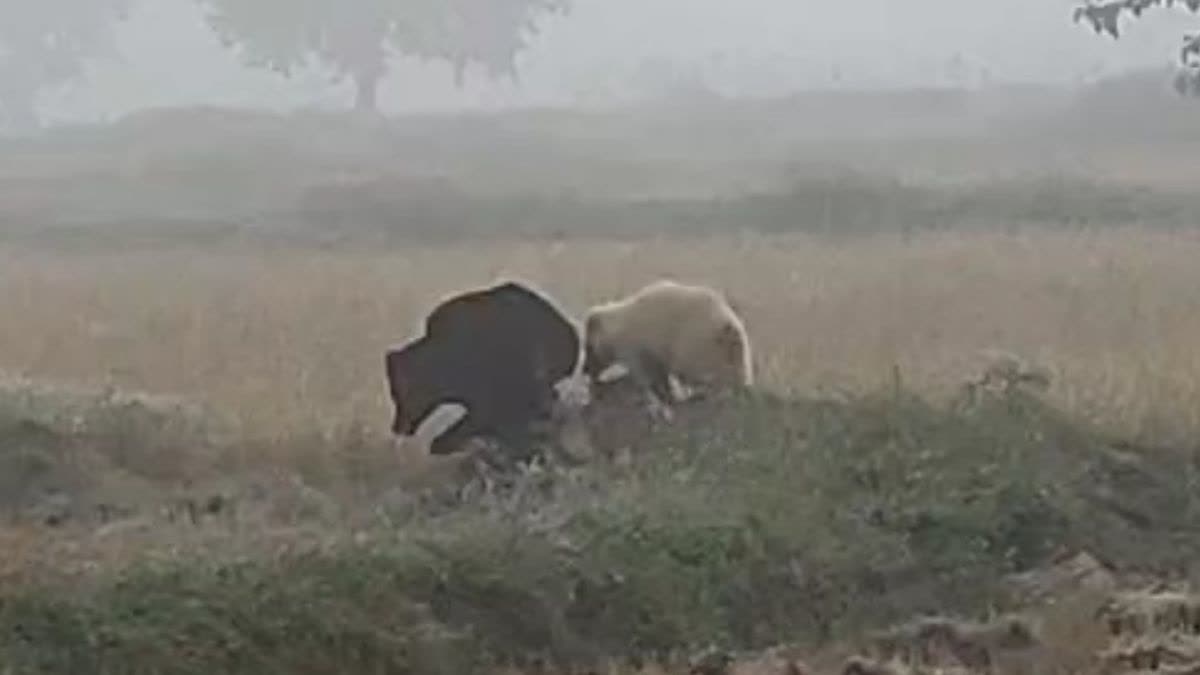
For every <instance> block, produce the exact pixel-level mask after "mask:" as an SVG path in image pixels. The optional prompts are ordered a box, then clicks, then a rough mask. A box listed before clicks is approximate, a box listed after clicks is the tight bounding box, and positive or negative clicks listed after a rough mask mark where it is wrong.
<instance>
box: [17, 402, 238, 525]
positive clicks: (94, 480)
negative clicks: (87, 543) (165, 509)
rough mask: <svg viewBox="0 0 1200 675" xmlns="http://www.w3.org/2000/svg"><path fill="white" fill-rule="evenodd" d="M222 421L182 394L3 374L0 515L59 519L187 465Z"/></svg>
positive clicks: (112, 502)
mask: <svg viewBox="0 0 1200 675" xmlns="http://www.w3.org/2000/svg"><path fill="white" fill-rule="evenodd" d="M220 435H221V431H220V425H219V424H217V423H216V421H215V420H214V419H213V418H212V417H211V416H210V415H208V414H207V413H206V412H205V411H203V410H199V409H196V408H195V407H194V406H192V405H190V404H189V403H187V402H186V401H179V400H174V399H170V398H166V397H152V396H145V395H137V394H130V393H127V392H121V391H116V390H87V389H72V388H69V387H60V386H50V385H47V384H44V383H38V382H31V381H27V380H20V379H5V380H0V516H6V517H14V516H15V517H20V516H28V515H30V512H43V511H44V512H45V513H44V514H42V515H44V516H45V517H46V518H48V519H51V520H61V519H63V518H65V517H67V516H70V515H79V511H80V510H81V509H86V508H88V507H95V508H104V509H109V508H112V509H116V510H120V509H121V508H122V506H123V504H121V502H122V501H131V500H136V498H137V494H135V493H138V492H150V491H153V490H155V489H156V487H155V486H160V487H161V486H162V485H164V484H169V483H171V482H173V481H179V480H182V479H183V478H184V477H186V476H189V475H194V474H195V472H196V468H197V466H199V465H200V464H201V463H207V462H211V461H212V459H213V457H212V455H211V452H210V451H211V450H212V449H213V448H214V447H215V444H216V443H218V442H219V440H220Z"/></svg>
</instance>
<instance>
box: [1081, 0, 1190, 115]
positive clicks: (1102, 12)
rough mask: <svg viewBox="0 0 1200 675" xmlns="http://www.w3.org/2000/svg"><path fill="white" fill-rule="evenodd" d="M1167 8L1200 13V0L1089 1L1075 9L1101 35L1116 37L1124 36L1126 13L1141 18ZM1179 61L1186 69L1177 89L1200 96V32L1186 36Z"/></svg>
mask: <svg viewBox="0 0 1200 675" xmlns="http://www.w3.org/2000/svg"><path fill="white" fill-rule="evenodd" d="M1164 8H1166V9H1170V8H1183V9H1186V10H1188V11H1190V12H1193V13H1195V12H1200V0H1088V2H1086V3H1084V4H1082V5H1079V6H1078V7H1076V8H1075V21H1076V22H1080V21H1082V22H1085V23H1087V24H1088V25H1090V26H1091V28H1092V30H1094V31H1095V32H1096V33H1097V34H1101V35H1103V34H1107V35H1109V36H1111V37H1112V38H1113V39H1116V38H1119V37H1120V36H1121V20H1122V19H1123V18H1125V17H1126V16H1128V17H1131V18H1133V19H1139V18H1141V17H1142V15H1143V14H1145V13H1146V12H1148V11H1149V10H1152V9H1164ZM1179 62H1180V65H1181V66H1182V69H1181V70H1180V72H1179V73H1178V75H1177V76H1176V78H1175V89H1176V91H1178V92H1179V93H1180V94H1190V95H1192V96H1200V33H1188V34H1185V35H1184V36H1183V45H1182V46H1181V47H1180V49H1179Z"/></svg>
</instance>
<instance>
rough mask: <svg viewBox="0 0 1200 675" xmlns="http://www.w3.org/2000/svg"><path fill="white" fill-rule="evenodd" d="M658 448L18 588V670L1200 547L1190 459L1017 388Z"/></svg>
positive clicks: (383, 668) (935, 579) (202, 658)
mask: <svg viewBox="0 0 1200 675" xmlns="http://www.w3.org/2000/svg"><path fill="white" fill-rule="evenodd" d="M644 445H645V446H646V447H644V448H639V451H640V453H641V455H642V459H640V460H639V461H638V462H637V464H636V465H635V468H634V469H633V470H632V471H630V472H628V473H612V472H611V471H610V470H609V469H606V468H603V467H599V466H593V467H588V468H582V469H576V470H569V471H568V470H566V469H545V470H542V471H531V472H529V473H527V474H525V475H523V477H522V478H520V479H519V480H518V481H517V483H516V485H515V486H514V487H512V488H511V489H509V490H506V491H502V492H493V493H488V494H484V495H482V496H480V497H478V498H476V499H475V500H474V501H471V502H469V503H467V504H465V505H463V506H462V507H461V508H459V509H456V510H454V511H452V512H449V513H445V512H443V513H442V514H441V515H434V514H432V513H430V514H426V515H418V516H417V517H415V518H414V519H412V520H410V521H405V524H404V525H403V526H401V527H399V528H398V529H397V528H396V527H387V526H384V525H382V524H381V525H376V526H373V527H372V528H370V529H369V535H370V536H369V537H366V538H365V539H364V538H360V539H358V540H355V539H354V538H353V537H348V536H331V537H330V540H329V542H328V544H327V545H323V546H316V547H311V548H307V549H299V550H293V551H291V552H285V553H277V554H272V555H266V554H257V555H251V556H244V555H235V554H229V555H224V554H222V552H221V551H212V552H211V555H206V556H204V557H203V559H186V560H181V561H180V560H177V561H175V562H170V563H156V564H150V563H148V562H147V563H144V564H138V565H134V566H132V567H129V568H126V569H122V570H114V571H112V572H111V573H106V574H102V575H100V576H99V577H98V578H96V579H94V580H93V583H91V584H88V585H87V586H86V587H75V586H71V587H52V586H27V587H24V588H22V589H21V590H20V591H17V592H13V593H10V594H9V595H7V596H4V597H0V654H3V655H4V663H5V665H6V667H7V668H8V671H6V672H12V673H43V672H45V673H77V672H94V673H101V674H104V675H108V674H118V673H120V674H125V673H209V672H228V673H297V672H299V673H336V672H364V673H367V672H370V673H410V672H411V673H438V672H446V673H466V672H475V671H479V670H481V669H483V668H484V667H485V665H486V664H489V663H494V662H497V661H500V662H504V661H513V662H521V661H522V660H526V659H529V658H532V657H534V656H538V655H540V656H544V657H548V658H550V659H552V660H554V661H557V662H560V663H570V664H575V665H584V664H596V663H600V662H603V661H606V660H608V659H610V658H626V657H630V656H633V655H637V654H653V653H670V652H677V651H678V650H686V649H690V648H694V647H697V646H701V645H704V644H708V643H717V644H723V645H729V646H735V647H752V646H761V645H767V644H772V643H777V642H780V641H788V642H800V643H802V644H808V645H819V644H823V643H825V642H827V641H829V640H831V639H833V638H834V637H835V636H837V637H846V636H848V635H853V634H855V633H856V632H858V631H860V630H862V629H864V628H867V627H870V626H874V625H878V624H880V623H882V622H885V621H888V620H892V619H897V618H902V617H907V616H910V615H911V614H913V613H915V612H922V611H934V610H937V611H954V612H961V613H966V614H972V613H980V612H982V611H984V610H985V608H988V607H991V606H993V605H995V604H996V603H998V602H1000V601H1001V597H1002V590H1003V589H1002V583H1001V582H1002V579H1003V577H1004V575H1005V574H1006V573H1009V572H1015V571H1019V570H1023V569H1027V568H1029V567H1030V566H1032V565H1034V564H1036V563H1038V562H1039V561H1042V560H1044V559H1045V558H1046V557H1047V556H1049V555H1050V554H1052V553H1053V552H1054V551H1055V550H1056V549H1057V548H1058V547H1061V546H1081V547H1086V548H1088V549H1089V550H1091V551H1093V552H1095V553H1096V554H1097V555H1099V556H1100V557H1102V558H1104V559H1107V560H1109V561H1111V562H1113V563H1114V564H1116V565H1118V566H1122V567H1131V566H1136V567H1140V568H1154V569H1173V568H1179V567H1181V566H1184V565H1186V564H1187V561H1188V560H1190V559H1193V558H1194V556H1195V554H1196V553H1197V552H1200V528H1197V526H1196V525H1195V523H1197V522H1200V520H1198V519H1197V516H1198V515H1200V513H1197V503H1196V502H1197V500H1196V499H1195V497H1193V495H1194V494H1195V490H1194V489H1193V481H1192V474H1193V471H1194V468H1193V467H1192V466H1191V464H1190V460H1188V459H1187V458H1185V457H1184V456H1182V455H1181V454H1177V453H1174V452H1172V451H1168V450H1153V451H1139V450H1131V449H1123V450H1118V449H1116V448H1115V447H1114V446H1113V444H1111V443H1108V442H1106V441H1105V440H1104V439H1103V438H1101V437H1100V436H1098V435H1097V434H1094V433H1092V432H1090V431H1089V430H1087V429H1082V428H1080V427H1078V426H1077V425H1074V424H1072V423H1070V422H1069V421H1068V420H1065V419H1063V418H1062V417H1061V416H1060V415H1058V414H1057V413H1056V412H1055V411H1054V410H1052V409H1050V408H1047V407H1046V406H1044V405H1043V404H1042V403H1040V402H1039V401H1038V400H1037V399H1036V398H1033V397H1032V396H1028V395H1025V394H1023V393H1020V392H1017V393H1013V394H1011V395H1005V396H999V397H995V398H991V399H986V400H984V401H983V402H982V403H980V404H978V405H976V406H974V407H971V408H956V409H942V408H938V407H934V406H932V405H930V404H928V403H926V402H925V401H923V400H921V399H919V398H916V397H914V396H912V395H909V394H908V393H906V392H905V391H903V390H902V389H899V388H897V389H895V390H890V391H886V392H882V393H879V394H876V395H872V396H867V397H863V398H859V399H855V400H848V401H802V400H786V399H780V398H775V397H769V396H755V397H753V398H747V399H746V400H743V401H740V402H738V403H737V404H736V405H734V406H732V407H731V408H726V409H723V410H722V411H721V412H719V413H715V414H707V413H706V414H702V415H698V416H697V417H696V418H695V419H692V418H688V419H687V420H686V421H685V423H683V424H680V425H678V426H677V427H676V430H675V431H674V432H671V433H666V434H663V435H660V436H658V437H655V438H653V439H647V441H646V443H645V444H644Z"/></svg>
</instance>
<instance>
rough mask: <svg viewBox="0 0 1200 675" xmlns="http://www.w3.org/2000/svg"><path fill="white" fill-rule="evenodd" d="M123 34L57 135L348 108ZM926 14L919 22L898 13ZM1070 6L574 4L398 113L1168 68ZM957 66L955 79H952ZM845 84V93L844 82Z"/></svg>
mask: <svg viewBox="0 0 1200 675" xmlns="http://www.w3.org/2000/svg"><path fill="white" fill-rule="evenodd" d="M142 5H143V8H142V9H141V10H140V11H139V12H138V13H137V14H135V15H134V16H133V17H132V18H131V19H130V20H129V21H128V22H126V23H125V24H123V25H122V26H120V28H119V29H118V33H117V39H118V48H119V50H120V55H119V57H118V60H109V61H106V62H101V63H99V64H96V65H95V66H94V67H93V69H92V76H91V78H90V80H89V81H88V82H87V83H86V84H84V85H83V86H77V87H75V88H73V89H71V90H68V91H65V92H63V93H61V94H56V95H54V96H53V97H49V98H47V99H46V105H45V111H46V113H47V114H48V117H51V118H55V119H58V120H64V121H65V120H77V119H97V118H111V117H114V116H117V115H120V114H123V113H125V112H128V111H129V110H131V109H135V108H139V107H148V106H167V105H195V104H209V105H237V106H254V107H271V108H294V107H298V106H314V107H324V108H342V107H345V106H346V105H347V104H348V101H349V100H350V99H349V92H348V91H347V90H346V88H345V87H344V86H337V85H333V84H331V83H330V81H329V77H328V75H326V74H323V73H319V72H306V73H299V74H297V75H296V76H294V77H293V78H292V79H290V80H286V79H282V78H279V77H277V76H274V75H272V74H270V73H264V72H260V71H253V70H247V69H244V68H242V67H240V66H239V65H238V63H237V60H236V57H235V56H234V55H232V54H230V53H228V52H226V51H224V50H222V49H221V47H220V46H219V44H218V43H217V41H216V39H215V38H214V37H213V36H212V35H211V34H210V33H208V32H207V30H206V28H205V27H204V25H203V24H202V22H201V17H200V16H199V13H198V10H196V9H195V7H194V5H193V3H191V2H188V1H187V0H153V1H152V2H143V3H142ZM906 5H907V6H913V7H919V8H921V9H920V10H919V11H917V10H914V12H913V13H912V14H911V15H910V14H906V13H905V12H904V11H902V9H903V7H904V6H906ZM1072 6H1073V2H1072V0H911V1H908V0H857V1H855V2H849V1H846V0H834V1H823V2H814V1H812V0H736V2H735V1H731V0H575V7H574V9H573V11H572V12H571V14H570V15H568V16H566V17H553V18H550V19H548V20H546V21H545V24H544V30H543V32H542V34H541V35H540V36H538V37H537V38H535V41H534V43H533V45H532V47H531V48H530V49H529V50H527V51H526V52H525V53H524V54H523V55H522V57H521V59H520V61H519V63H520V69H521V79H520V82H519V84H513V83H511V82H507V81H504V82H500V83H489V82H487V81H485V80H483V78H482V77H480V76H479V75H478V74H473V76H472V77H470V78H469V80H468V84H467V86H466V87H464V88H463V89H461V90H460V89H456V88H455V87H454V85H453V78H452V77H451V76H450V71H449V68H448V67H442V66H418V65H414V64H411V63H405V62H401V63H398V64H396V67H395V68H394V70H393V74H392V76H391V77H390V78H389V80H388V82H387V83H386V85H385V87H384V90H383V92H382V94H381V104H382V107H384V108H385V109H386V110H388V111H394V112H398V111H409V110H437V109H461V108H481V107H496V106H521V105H547V104H550V105H562V104H576V105H607V104H613V103H619V102H622V101H626V100H629V99H631V98H637V97H643V96H648V95H649V96H652V95H655V94H656V93H660V92H662V91H663V90H669V89H672V88H680V89H689V88H697V87H699V88H707V89H709V90H712V91H717V92H720V93H723V94H726V95H772V94H780V93H786V92H789V91H794V90H796V89H802V88H809V87H826V86H830V85H832V84H834V83H835V82H836V83H840V85H841V86H868V87H873V86H881V85H882V86H889V85H907V84H938V83H941V84H945V83H948V82H950V81H951V78H952V77H958V78H959V80H958V81H960V82H962V81H965V82H968V83H978V82H980V81H982V80H983V79H984V78H990V79H991V80H992V81H1025V82H1035V81H1036V82H1079V81H1081V80H1082V79H1084V78H1087V77H1094V76H1096V75H1097V74H1101V73H1104V74H1111V73H1114V72H1117V71H1121V70H1126V69H1130V68H1135V67H1145V66H1157V65H1162V64H1168V63H1170V62H1171V61H1172V58H1173V56H1174V54H1175V51H1176V49H1177V47H1178V45H1179V42H1180V37H1181V34H1182V33H1183V32H1184V31H1186V30H1187V29H1188V28H1190V27H1191V25H1192V24H1190V23H1189V20H1188V18H1187V16H1186V15H1183V14H1178V13H1175V14H1172V13H1171V12H1167V11H1164V12H1161V13H1159V14H1156V15H1155V16H1154V17H1152V18H1151V19H1150V20H1147V21H1143V22H1142V23H1140V24H1136V25H1133V26H1131V28H1130V30H1129V32H1128V34H1127V35H1126V36H1125V37H1124V38H1123V39H1122V40H1121V41H1119V42H1113V41H1112V40H1110V39H1107V38H1102V37H1098V36H1095V35H1093V34H1092V33H1091V32H1090V31H1089V30H1087V29H1086V28H1085V27H1083V26H1082V25H1077V24H1074V23H1072V22H1071V18H1070V9H1071V7H1072ZM956 55H957V56H958V57H959V65H958V67H957V71H956V70H954V69H953V68H951V67H950V66H949V64H950V63H951V60H952V59H954V58H955V56H956ZM835 77H836V78H837V79H836V80H835Z"/></svg>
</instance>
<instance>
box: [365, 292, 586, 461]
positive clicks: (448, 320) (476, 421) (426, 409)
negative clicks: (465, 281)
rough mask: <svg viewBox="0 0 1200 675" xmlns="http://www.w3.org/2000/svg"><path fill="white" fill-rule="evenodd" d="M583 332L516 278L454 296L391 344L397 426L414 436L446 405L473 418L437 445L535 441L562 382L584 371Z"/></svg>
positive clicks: (441, 451) (443, 450)
mask: <svg viewBox="0 0 1200 675" xmlns="http://www.w3.org/2000/svg"><path fill="white" fill-rule="evenodd" d="M579 352H580V338H579V333H578V332H577V331H576V329H575V326H574V325H572V324H571V322H570V321H569V320H567V318H566V317H565V316H563V314H562V312H560V311H559V310H558V308H556V307H555V306H554V305H553V304H552V303H551V302H550V301H549V300H547V299H546V298H545V297H543V296H541V295H539V294H538V293H536V292H534V291H532V290H530V289H529V288H527V287H525V286H523V285H521V284H518V283H514V282H506V283H502V284H499V285H497V286H493V287H490V288H485V289H481V290H476V291H470V292H467V293H463V294H460V295H456V296H453V297H451V298H448V299H446V300H444V301H443V302H441V303H440V304H439V305H438V306H437V307H435V308H434V310H433V311H432V312H430V314H429V316H428V317H426V319H425V334H424V335H422V336H421V337H419V338H418V339H416V340H414V341H412V342H410V343H409V344H407V345H405V346H403V347H400V348H393V349H390V350H388V353H387V360H386V361H387V378H388V385H389V388H390V391H391V396H392V403H393V404H394V406H395V418H394V419H393V422H392V431H393V433H395V434H396V435H399V436H411V435H412V434H413V433H414V432H415V431H416V429H417V428H418V427H419V426H420V424H421V422H422V421H423V420H424V419H425V418H426V417H427V416H428V415H429V414H430V413H431V412H433V411H434V410H436V409H437V407H438V406H440V405H442V404H445V403H457V404H459V405H462V406H463V407H464V408H466V415H465V416H463V417H462V418H461V419H460V420H459V421H458V422H456V423H455V424H454V425H453V426H451V427H450V428H449V429H447V430H446V431H445V432H444V433H442V434H440V435H439V436H438V437H437V438H436V439H434V440H433V442H432V443H431V444H430V452H431V453H432V454H435V455H445V454H450V453H452V452H455V451H456V450H458V449H459V448H460V447H461V446H462V443H463V442H464V441H466V440H467V439H469V438H472V437H490V438H493V439H495V440H497V441H499V442H501V443H503V444H505V445H510V446H519V445H520V444H524V443H528V442H529V439H530V436H529V434H530V431H531V428H532V427H533V426H534V425H535V424H536V423H537V422H538V421H539V420H545V419H547V418H549V416H550V415H551V414H552V410H553V406H554V403H555V396H556V391H555V385H556V384H557V383H558V382H560V381H561V380H563V379H564V378H567V377H570V376H571V375H572V374H573V373H574V372H575V367H576V362H577V361H578V358H579Z"/></svg>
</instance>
